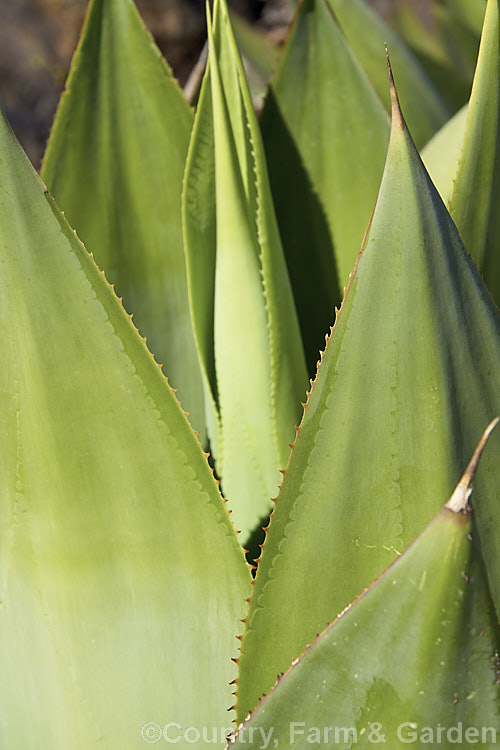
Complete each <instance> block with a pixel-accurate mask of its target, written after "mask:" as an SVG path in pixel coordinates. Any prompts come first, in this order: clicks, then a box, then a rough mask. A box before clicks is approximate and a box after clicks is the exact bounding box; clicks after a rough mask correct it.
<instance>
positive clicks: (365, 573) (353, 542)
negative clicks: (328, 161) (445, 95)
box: [238, 92, 500, 719]
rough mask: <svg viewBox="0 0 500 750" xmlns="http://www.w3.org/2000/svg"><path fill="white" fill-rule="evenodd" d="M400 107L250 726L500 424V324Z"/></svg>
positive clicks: (263, 573) (290, 519)
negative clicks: (280, 682)
mask: <svg viewBox="0 0 500 750" xmlns="http://www.w3.org/2000/svg"><path fill="white" fill-rule="evenodd" d="M393 94H394V92H393ZM393 106H394V114H393V124H392V133H391V142H390V146H389V153H388V158H387V164H386V168H385V173H384V177H383V180H382V184H381V188H380V193H379V197H378V201H377V205H376V209H375V212H374V216H373V220H372V223H371V226H370V228H369V232H368V236H367V241H366V245H365V250H364V252H363V253H362V254H361V257H360V259H359V262H358V266H357V269H356V272H355V274H354V276H353V278H352V280H351V283H350V286H349V289H348V291H347V294H346V297H345V299H344V302H343V305H342V309H341V311H340V313H339V315H338V317H337V321H336V323H335V328H334V330H333V333H332V336H331V339H330V341H329V343H328V345H327V349H326V352H325V354H324V357H323V360H322V363H321V365H320V368H319V372H318V375H317V378H316V381H315V383H314V386H313V388H312V392H311V394H310V397H309V401H308V405H307V407H306V410H305V413H304V417H303V420H302V424H301V429H300V432H299V435H298V438H297V441H296V444H295V447H294V450H293V452H292V455H291V459H290V463H289V466H288V469H287V474H286V476H285V478H284V482H283V486H282V488H281V492H280V495H279V498H278V501H277V504H276V509H275V512H274V514H273V517H272V521H271V525H270V529H269V532H268V538H267V540H266V545H265V548H264V552H263V555H262V559H261V562H260V564H259V569H258V572H257V578H256V583H255V591H254V595H253V598H252V603H251V609H250V615H249V619H248V624H247V632H246V634H245V637H244V641H243V650H242V658H241V662H240V668H241V669H240V679H239V689H238V690H239V698H238V706H239V717H240V719H241V718H243V717H244V716H245V715H246V713H247V712H248V711H249V710H250V709H252V708H253V707H254V706H255V704H256V702H257V700H258V698H259V697H260V695H261V694H262V693H264V692H266V691H267V690H269V688H270V687H271V686H272V684H273V683H274V680H275V679H276V675H277V674H278V673H280V672H282V671H283V670H284V669H286V668H287V667H288V666H289V663H290V660H291V659H292V658H293V657H295V656H297V654H299V653H300V652H301V651H302V650H303V648H304V646H305V644H306V643H308V642H310V640H311V639H312V638H313V637H314V635H315V633H317V632H318V631H320V630H322V628H323V627H324V626H325V623H326V622H327V621H331V620H332V619H333V618H334V617H335V616H336V615H337V614H338V613H339V612H340V611H341V610H342V609H343V608H344V607H345V606H346V605H347V604H348V603H349V602H350V601H351V600H352V599H353V598H354V597H355V596H356V595H357V594H358V593H359V592H360V591H361V590H362V589H363V587H365V586H367V585H369V583H370V582H371V581H372V580H373V579H374V578H375V577H376V576H377V575H379V574H380V573H381V572H382V571H383V570H384V569H385V568H386V567H387V565H388V564H389V563H390V562H391V561H392V560H393V559H394V557H395V556H396V555H397V554H398V553H399V552H401V551H402V550H403V549H404V548H405V547H406V546H407V545H408V544H410V543H411V542H412V541H413V539H414V538H415V537H416V536H417V534H418V533H420V532H421V531H422V529H423V528H424V526H425V525H426V524H427V523H428V522H429V521H430V520H431V519H432V517H433V516H434V514H435V513H436V512H437V511H438V509H439V508H438V505H437V503H439V499H438V498H439V497H441V498H442V497H446V496H449V494H450V492H451V490H452V488H453V486H454V485H455V483H456V482H457V480H458V478H459V476H460V474H461V471H462V469H463V466H464V465H465V464H466V462H467V457H468V456H470V455H471V453H472V451H473V447H474V445H475V443H476V442H477V440H478V438H479V436H480V435H481V434H482V432H483V430H484V427H485V425H486V424H488V423H489V422H490V420H491V419H492V417H494V416H495V415H496V414H498V413H499V412H500V341H499V316H498V313H497V311H496V309H495V307H494V305H493V303H492V300H491V296H490V294H489V292H488V290H487V289H486V287H485V286H484V284H483V282H482V280H481V278H480V276H479V274H478V273H477V271H476V269H475V267H474V265H473V263H472V262H471V260H470V258H469V256H468V255H467V253H466V251H465V249H464V247H463V245H462V243H461V241H460V238H459V236H458V233H457V230H456V228H455V226H454V224H453V223H452V221H451V219H450V216H449V214H448V213H447V211H446V209H445V207H444V205H443V203H442V201H441V199H440V198H439V195H438V193H437V192H436V190H435V188H434V186H433V184H432V182H431V181H430V179H429V177H428V175H427V173H426V172H425V169H424V167H423V165H422V162H421V160H420V157H419V156H418V153H417V151H416V149H415V146H414V144H413V142H412V140H411V137H410V135H409V133H408V130H407V129H406V126H405V124H404V121H403V119H402V116H401V113H400V111H399V108H398V105H397V101H396V97H395V94H394V104H393ZM498 448H499V434H497V435H495V436H494V437H493V438H492V441H491V443H490V444H489V446H488V448H487V450H486V454H485V456H484V460H483V463H482V465H481V467H480V469H479V472H478V475H477V478H476V487H477V507H478V509H479V512H480V516H481V517H489V518H491V522H490V523H491V526H492V527H493V526H494V524H495V520H494V519H495V518H498V516H497V514H498V488H499V485H500V483H499V472H500V462H499V461H498ZM496 528H498V522H497V526H496ZM495 559H496V558H495V557H493V556H492V558H491V559H489V557H488V556H487V559H486V562H487V564H488V565H490V563H494V561H495ZM490 572H491V571H490ZM492 575H494V576H496V575H497V573H496V571H495V570H493V573H492ZM285 611H286V612H287V617H286V620H285V619H284V618H283V612H285ZM264 634H265V640H264Z"/></svg>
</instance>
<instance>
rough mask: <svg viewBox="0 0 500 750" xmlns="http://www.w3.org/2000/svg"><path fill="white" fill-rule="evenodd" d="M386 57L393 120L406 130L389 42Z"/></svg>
mask: <svg viewBox="0 0 500 750" xmlns="http://www.w3.org/2000/svg"><path fill="white" fill-rule="evenodd" d="M385 57H386V60H387V72H388V74H389V88H390V92H391V105H392V122H393V124H395V123H398V125H399V127H400V128H401V130H404V128H405V121H404V118H403V113H402V112H401V106H400V104H399V98H398V92H397V90H396V84H395V83H394V75H393V72H392V66H391V59H390V57H389V50H388V49H387V44H386V45H385Z"/></svg>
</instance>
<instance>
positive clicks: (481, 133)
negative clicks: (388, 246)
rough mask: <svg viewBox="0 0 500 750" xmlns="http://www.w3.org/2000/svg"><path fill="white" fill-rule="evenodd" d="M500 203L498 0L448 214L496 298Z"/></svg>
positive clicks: (492, 5)
mask: <svg viewBox="0 0 500 750" xmlns="http://www.w3.org/2000/svg"><path fill="white" fill-rule="evenodd" d="M471 196H474V200H471ZM499 202H500V2H499V0H488V5H487V10H486V16H485V20H484V30H483V36H482V40H481V48H480V50H479V58H478V63H477V69H476V75H475V77H474V85H473V87H472V93H471V98H470V104H469V117H468V120H467V129H466V134H465V140H464V145H463V150H462V156H461V159H460V164H459V167H458V173H457V177H456V180H455V184H454V189H453V195H452V198H451V204H450V213H451V215H452V217H453V219H454V221H455V223H456V225H457V227H458V230H459V232H460V236H461V237H462V239H463V241H464V244H465V247H466V248H467V250H468V251H469V253H470V254H471V255H472V258H473V259H474V260H475V262H476V264H477V267H478V268H479V270H480V271H481V272H482V274H483V277H484V280H485V282H486V284H487V285H488V287H489V288H490V291H491V292H492V294H493V296H494V298H495V299H496V300H497V302H498V301H500V212H499V210H498V207H499Z"/></svg>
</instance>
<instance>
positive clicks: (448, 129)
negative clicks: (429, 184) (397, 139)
mask: <svg viewBox="0 0 500 750" xmlns="http://www.w3.org/2000/svg"><path fill="white" fill-rule="evenodd" d="M468 112H469V105H468V104H465V105H464V106H463V107H462V109H459V110H458V112H457V113H456V114H455V115H454V116H453V117H452V118H451V119H450V120H449V121H448V122H447V123H446V125H443V127H442V128H441V130H438V132H437V133H436V135H435V136H433V137H432V138H431V140H430V141H429V143H427V144H426V145H425V146H424V148H423V149H422V151H421V154H420V155H421V157H422V161H423V162H424V164H425V168H426V169H427V171H428V172H429V175H430V177H431V178H432V181H433V183H434V185H435V186H436V188H437V190H438V192H439V195H440V196H441V199H442V201H443V203H444V204H445V205H448V204H449V202H450V198H451V195H452V192H453V183H454V181H455V178H456V175H457V169H458V163H459V161H460V155H461V153H462V148H463V144H464V136H465V127H466V124H467V117H468Z"/></svg>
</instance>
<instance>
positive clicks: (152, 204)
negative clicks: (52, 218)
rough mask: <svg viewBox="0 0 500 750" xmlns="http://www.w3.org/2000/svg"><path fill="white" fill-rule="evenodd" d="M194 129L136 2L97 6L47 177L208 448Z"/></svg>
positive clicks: (96, 0)
mask: <svg viewBox="0 0 500 750" xmlns="http://www.w3.org/2000/svg"><path fill="white" fill-rule="evenodd" d="M192 124H193V115H192V112H191V110H190V109H189V107H188V105H187V103H186V101H185V99H184V96H183V94H182V92H181V90H180V89H179V87H178V85H177V83H176V81H174V80H173V78H172V74H171V72H170V70H169V69H168V68H167V66H166V64H165V61H164V60H163V59H162V58H161V55H160V52H159V50H158V49H157V47H156V46H155V45H154V42H153V40H152V38H151V36H150V34H149V33H148V31H147V30H146V28H145V27H144V25H143V23H142V21H141V19H140V17H139V15H138V13H137V11H136V9H135V6H134V3H133V2H132V0H92V2H91V3H90V6H89V10H88V15H87V19H86V22H85V26H84V30H83V33H82V38H81V41H80V44H79V47H78V50H77V52H76V54H75V57H74V60H73V64H72V68H71V72H70V75H69V78H68V82H67V85H66V92H65V94H64V95H63V98H62V100H61V105H60V107H59V112H58V114H57V117H56V121H55V125H54V128H53V130H52V134H51V138H50V141H49V146H48V149H47V153H46V156H45V160H44V164H43V168H42V178H43V179H44V181H45V182H46V184H47V185H48V187H49V190H50V191H51V193H52V194H53V195H54V196H55V198H56V200H57V201H58V203H59V205H60V206H61V207H62V209H63V210H64V212H65V214H66V216H67V218H68V221H69V222H70V224H71V226H73V227H74V228H75V229H76V230H77V232H78V235H79V237H81V239H82V240H83V242H84V243H85V245H86V246H87V247H88V248H89V249H90V250H92V251H93V253H94V254H95V257H96V259H97V262H98V263H99V265H100V266H101V268H104V269H105V270H106V273H107V275H108V278H109V279H110V280H111V281H112V282H113V283H115V284H116V289H117V292H118V293H119V294H120V295H123V299H124V304H125V307H126V308H127V310H128V311H129V312H132V313H133V314H134V320H135V323H136V325H137V326H138V327H139V329H140V331H141V332H142V334H143V335H145V336H147V338H148V343H149V347H150V349H151V351H153V352H154V353H155V355H156V357H157V358H158V361H159V362H162V363H163V364H164V366H165V370H166V372H167V374H168V376H169V379H170V381H171V383H172V385H173V386H175V387H176V388H177V389H178V392H179V398H180V400H181V403H182V405H183V406H184V408H185V409H188V411H190V412H191V420H192V424H193V426H194V427H195V428H196V429H198V430H201V431H202V435H201V439H202V440H203V432H204V429H205V427H204V418H203V409H204V407H203V390H202V384H201V376H200V371H199V364H198V357H197V353H196V349H195V345H194V339H193V331H192V325H191V319H190V312H189V302H188V293H187V282H186V268H185V260H184V250H183V242H182V214H181V191H182V179H183V174H184V163H185V160H186V155H187V150H188V144H189V136H190V133H191V128H192Z"/></svg>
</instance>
